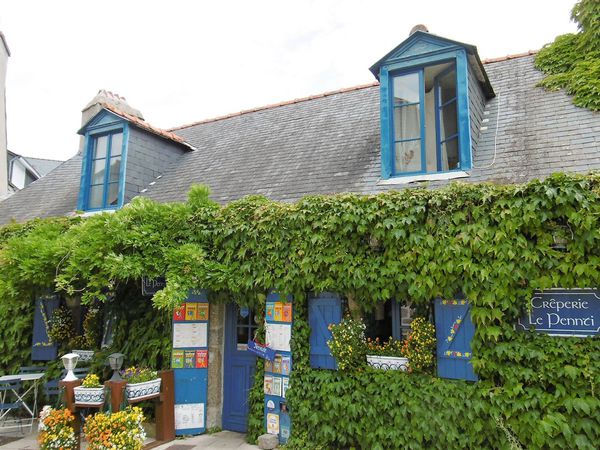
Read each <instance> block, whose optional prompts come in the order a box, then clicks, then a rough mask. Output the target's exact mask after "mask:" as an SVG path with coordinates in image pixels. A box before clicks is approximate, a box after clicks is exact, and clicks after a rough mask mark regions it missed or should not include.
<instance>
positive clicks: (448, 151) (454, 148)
mask: <svg viewBox="0 0 600 450" xmlns="http://www.w3.org/2000/svg"><path fill="white" fill-rule="evenodd" d="M441 147H442V170H453V169H460V156H459V154H458V138H454V139H451V140H449V141H447V142H444V143H443V144H442V146H441Z"/></svg>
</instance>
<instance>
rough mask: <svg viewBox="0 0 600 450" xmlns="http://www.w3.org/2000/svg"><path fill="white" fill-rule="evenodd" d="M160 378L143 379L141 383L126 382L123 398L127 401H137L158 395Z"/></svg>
mask: <svg viewBox="0 0 600 450" xmlns="http://www.w3.org/2000/svg"><path fill="white" fill-rule="evenodd" d="M160 382H161V379H160V378H156V379H155V380H150V381H144V382H143V383H134V384H127V385H126V386H125V398H126V399H127V400H128V401H130V402H131V401H134V400H135V401H139V400H145V399H148V398H154V397H158V396H159V395H160Z"/></svg>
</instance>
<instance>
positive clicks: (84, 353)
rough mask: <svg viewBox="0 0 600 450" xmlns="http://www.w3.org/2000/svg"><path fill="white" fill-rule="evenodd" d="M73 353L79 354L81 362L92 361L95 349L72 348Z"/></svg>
mask: <svg viewBox="0 0 600 450" xmlns="http://www.w3.org/2000/svg"><path fill="white" fill-rule="evenodd" d="M71 353H76V354H77V355H79V362H90V361H91V360H92V359H93V358H94V351H93V350H71Z"/></svg>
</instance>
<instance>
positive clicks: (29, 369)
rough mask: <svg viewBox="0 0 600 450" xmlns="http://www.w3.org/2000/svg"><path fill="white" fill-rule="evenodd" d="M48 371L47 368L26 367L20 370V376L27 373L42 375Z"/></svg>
mask: <svg viewBox="0 0 600 450" xmlns="http://www.w3.org/2000/svg"><path fill="white" fill-rule="evenodd" d="M46 370H48V368H47V367H46V366H24V367H21V368H20V369H19V375H23V374H26V373H41V372H45V371H46Z"/></svg>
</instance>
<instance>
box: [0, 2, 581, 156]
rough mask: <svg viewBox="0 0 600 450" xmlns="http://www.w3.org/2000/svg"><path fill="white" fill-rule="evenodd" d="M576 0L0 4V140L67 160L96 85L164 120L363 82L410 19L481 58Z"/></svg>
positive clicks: (544, 34)
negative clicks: (2, 135)
mask: <svg viewBox="0 0 600 450" xmlns="http://www.w3.org/2000/svg"><path fill="white" fill-rule="evenodd" d="M574 3H575V0H504V1H502V2H498V1H488V0H452V1H448V0H415V1H406V0H395V1H379V0H371V1H368V2H367V1H358V0H315V1H308V0H307V1H289V0H288V1H285V0H277V1H267V0H265V1H261V0H253V1H248V0H246V1H237V0H228V1H227V0H221V1H212V2H208V1H200V0H197V1H191V0H186V1H184V0H169V1H168V2H167V1H164V0H163V1H154V0H145V1H137V0H119V1H114V0H103V1H101V2H91V1H81V0H80V1H67V0H54V1H47V0H43V1H33V0H3V1H2V6H1V8H0V30H1V31H2V32H3V33H4V35H5V37H6V40H7V43H8V46H9V48H10V51H11V57H10V58H9V61H8V74H7V85H6V96H7V116H8V118H7V127H8V131H7V132H8V148H9V149H10V150H12V151H14V152H16V153H20V154H23V155H26V156H34V157H39V158H49V159H63V160H64V159H67V158H69V157H71V156H72V155H74V154H75V153H76V152H77V149H78V145H79V137H78V135H77V130H78V129H79V128H80V125H81V123H80V122H81V110H82V108H83V107H84V106H85V105H86V104H87V103H88V102H89V101H90V100H91V99H92V98H93V97H94V96H95V95H96V93H97V92H98V90H99V89H106V90H110V91H112V92H115V93H118V94H120V95H122V96H124V97H125V98H126V99H127V101H128V103H129V104H130V105H132V106H133V107H135V108H137V109H139V110H140V111H141V112H142V113H143V115H144V117H145V119H146V121H148V122H149V123H151V124H153V125H155V126H158V127H162V128H169V127H174V126H178V125H183V124H187V123H191V122H195V121H199V120H202V119H207V118H211V117H215V116H219V115H223V114H228V113H233V112H237V111H241V110H244V109H249V108H254V107H259V106H264V105H267V104H271V103H276V102H280V101H285V100H291V99H294V98H298V97H304V96H307V95H312V94H318V93H321V92H325V91H330V90H336V89H340V88H344V87H350V86H354V85H358V84H365V83H370V82H372V81H374V80H375V79H374V77H373V75H372V74H371V73H370V72H369V70H368V69H369V67H370V66H371V65H372V64H373V63H375V62H376V61H378V60H379V59H380V58H381V57H382V56H384V55H385V54H386V53H387V52H388V51H390V50H391V49H393V48H394V47H395V46H397V45H398V44H400V43H401V42H402V41H403V40H404V39H406V38H407V37H408V33H409V31H410V29H411V28H412V27H413V26H414V25H416V24H420V23H422V24H425V25H426V26H427V27H428V28H429V31H430V32H431V33H434V34H437V35H440V36H444V37H447V38H450V39H454V40H457V41H461V42H465V43H469V44H473V45H476V46H477V48H478V50H479V55H480V57H481V58H482V59H485V58H494V57H501V56H505V55H508V54H514V53H521V52H525V51H527V50H533V49H539V48H541V47H542V46H543V45H544V44H546V43H548V42H551V41H553V40H554V38H555V37H556V36H557V35H560V34H564V33H569V32H575V31H576V26H575V24H573V23H572V22H570V19H569V17H570V10H571V8H572V6H573V4H574Z"/></svg>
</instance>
